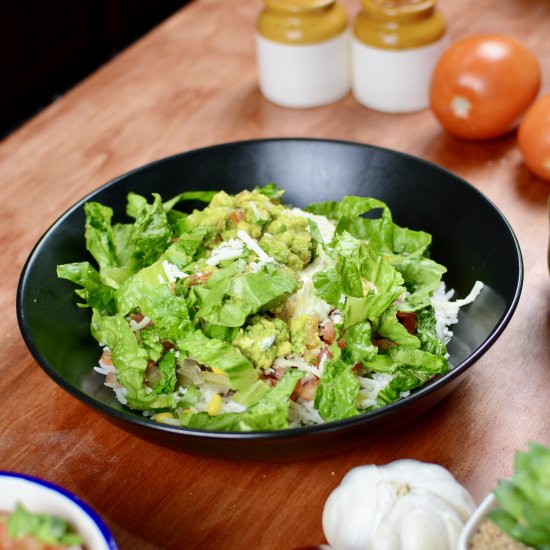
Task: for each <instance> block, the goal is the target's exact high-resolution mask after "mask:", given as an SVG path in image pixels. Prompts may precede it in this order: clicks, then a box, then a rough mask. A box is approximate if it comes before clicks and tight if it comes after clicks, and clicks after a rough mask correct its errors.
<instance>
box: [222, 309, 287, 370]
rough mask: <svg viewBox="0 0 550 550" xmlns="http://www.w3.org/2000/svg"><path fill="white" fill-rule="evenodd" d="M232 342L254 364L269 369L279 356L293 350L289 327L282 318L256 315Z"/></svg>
mask: <svg viewBox="0 0 550 550" xmlns="http://www.w3.org/2000/svg"><path fill="white" fill-rule="evenodd" d="M232 344H233V345H234V346H235V347H237V348H239V349H240V350H241V353H242V354H243V355H244V356H245V357H246V358H247V359H248V360H249V361H250V362H251V363H253V364H254V366H255V367H256V368H260V369H267V368H269V367H270V366H271V364H272V363H273V361H275V359H276V358H277V357H281V356H283V355H287V354H288V353H290V352H291V344H290V338H289V334H288V327H287V325H286V323H285V322H284V321H281V319H272V318H269V317H265V316H262V315H255V316H253V317H252V318H251V319H250V322H249V323H248V325H247V326H246V328H244V329H241V330H240V331H239V334H238V335H237V337H236V338H235V339H234V340H233V342H232Z"/></svg>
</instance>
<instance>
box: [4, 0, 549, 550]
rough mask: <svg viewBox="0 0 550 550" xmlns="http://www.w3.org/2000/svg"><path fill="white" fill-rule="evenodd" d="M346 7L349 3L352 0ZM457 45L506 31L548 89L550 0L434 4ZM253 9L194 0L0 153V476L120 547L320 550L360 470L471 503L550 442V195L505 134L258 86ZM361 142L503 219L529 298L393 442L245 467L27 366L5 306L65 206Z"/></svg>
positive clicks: (237, 1) (254, 5)
mask: <svg viewBox="0 0 550 550" xmlns="http://www.w3.org/2000/svg"><path fill="white" fill-rule="evenodd" d="M346 5H347V7H348V9H349V12H350V14H352V15H353V14H354V13H355V12H356V11H357V8H358V5H359V2H358V1H357V2H356V1H355V0H348V1H346ZM440 8H441V10H442V12H443V13H444V15H445V16H446V18H447V20H448V21H449V22H450V29H449V32H450V35H451V38H453V39H456V38H458V37H461V36H464V35H466V34H474V33H482V32H502V33H509V34H512V35H515V36H516V37H518V38H520V39H521V40H522V41H523V42H524V43H525V44H526V45H527V46H529V47H530V48H531V49H532V51H533V52H534V53H535V54H536V55H537V57H538V58H539V60H540V61H541V64H542V67H543V71H544V81H543V88H542V90H543V91H545V92H546V91H549V90H550V40H548V28H549V26H550V4H549V3H548V2H546V0H532V1H531V2H529V5H528V7H527V6H526V5H525V2H522V1H521V0H487V1H485V2H482V3H480V2H475V1H474V0H441V2H440ZM259 9H260V4H259V2H250V1H247V0H233V1H231V2H227V1H225V0H197V1H195V2H193V3H191V4H190V5H188V6H187V7H185V8H183V9H182V10H181V11H180V12H179V13H177V14H175V15H174V16H173V17H172V18H170V19H169V20H168V21H166V22H165V23H163V24H162V25H160V26H159V27H158V28H156V29H155V30H154V31H153V32H151V33H150V34H148V35H147V36H145V37H144V38H143V39H142V40H140V41H139V42H138V43H137V44H135V45H133V46H132V47H130V48H129V49H128V50H127V51H124V52H123V53H121V54H120V55H119V56H118V57H116V58H115V59H114V60H112V61H111V62H110V63H109V64H108V65H107V66H105V67H103V68H102V69H101V70H99V71H98V72H97V73H95V74H94V75H92V76H91V77H90V78H88V79H87V80H85V81H84V82H83V83H82V84H80V85H78V86H77V87H75V88H74V89H73V90H71V91H70V92H69V93H68V94H66V95H65V96H64V97H62V98H61V99H59V100H58V101H56V102H55V103H54V104H53V105H51V106H50V107H49V108H47V109H46V110H45V111H44V112H42V113H40V114H39V115H38V116H36V117H35V118H34V119H32V120H30V121H29V122H28V123H27V124H25V126H23V127H22V128H21V129H19V130H18V131H17V132H15V133H14V134H12V135H11V136H9V137H8V138H6V139H5V140H4V141H3V142H2V143H0V185H1V190H2V200H1V201H0V228H1V232H0V235H1V236H0V239H1V240H0V250H1V254H2V269H3V273H2V277H1V282H0V285H1V292H0V308H1V313H2V314H1V316H0V335H1V338H2V348H3V350H4V352H3V354H2V356H1V359H0V373H1V376H0V396H1V399H2V408H3V410H4V413H3V414H2V419H1V420H0V423H1V426H2V432H1V438H0V469H11V470H17V471H20V472H25V473H28V474H32V475H38V476H43V477H46V478H47V479H49V480H51V481H53V482H57V483H60V484H62V485H64V486H66V487H67V488H68V489H70V490H72V491H74V492H76V493H77V494H78V495H80V496H81V497H82V498H84V499H85V500H86V501H87V502H88V503H89V504H90V505H92V506H93V507H94V508H96V509H97V511H98V512H99V513H100V514H101V515H102V516H103V517H104V518H105V520H106V521H107V523H108V524H109V526H110V527H111V528H112V530H113V532H114V534H115V536H116V538H117V540H118V542H119V544H120V546H121V548H122V549H124V550H126V549H129V550H140V549H168V548H174V549H179V548H181V549H186V548H201V549H211V548H212V549H217V548H220V549H222V548H223V549H241V548H261V549H277V550H283V549H292V548H296V547H299V546H305V545H307V544H317V543H320V542H322V541H323V532H322V527H321V511H322V507H323V503H324V501H325V499H326V497H327V496H328V494H329V493H330V491H331V490H332V489H334V487H336V485H337V484H338V483H339V481H340V479H341V478H342V476H343V475H344V474H345V473H346V472H347V471H348V470H349V469H350V468H352V467H354V466H358V465H360V464H368V463H376V464H382V463H386V462H390V461H392V460H396V459H399V458H405V457H409V458H415V459H419V460H423V461H430V462H437V463H439V464H441V465H443V466H445V467H447V468H448V469H450V471H451V472H452V473H453V474H454V475H455V476H456V477H457V479H458V480H459V481H460V482H461V483H463V484H464V485H465V486H466V487H467V488H468V489H469V490H470V491H471V492H472V494H473V496H474V497H475V498H476V499H477V500H479V499H481V498H482V497H483V496H484V495H485V493H486V492H487V491H488V490H489V489H490V488H492V487H493V485H494V484H495V482H496V480H497V479H498V478H501V477H504V476H508V475H509V474H510V473H511V470H512V459H513V454H514V450H515V449H517V448H522V449H525V448H526V444H527V442H528V441H530V440H536V441H539V442H542V443H545V444H547V445H548V444H550V422H549V420H548V419H549V410H550V368H549V367H550V347H549V324H550V277H549V274H548V269H547V265H546V247H547V244H548V215H547V199H548V193H549V190H550V185H549V184H545V183H543V182H541V181H539V180H537V179H536V178H534V177H533V176H531V175H530V174H529V172H528V171H527V170H526V169H525V167H524V166H523V165H522V163H521V159H520V155H519V152H518V149H517V147H516V142H515V136H514V135H510V136H508V137H504V138H502V139H498V140H495V141H492V142H489V143H481V144H480V143H467V142H461V141H458V140H455V139H453V138H451V137H448V136H447V135H446V134H445V133H444V132H443V131H442V129H441V128H440V126H439V125H438V123H437V122H436V120H435V119H434V117H433V116H432V115H431V113H430V112H429V111H424V112H420V113H415V114H409V115H385V114H380V113H376V112H373V111H370V110H368V109H365V108H363V107H361V106H360V105H358V104H357V103H356V101H355V100H354V99H353V98H352V97H351V96H349V97H347V98H345V99H344V100H342V101H340V102H338V103H336V104H334V105H330V106H327V107H323V108H318V109H312V110H287V109H283V108H280V107H277V106H275V105H272V104H270V103H269V102H268V101H267V100H265V99H264V98H263V97H262V96H261V94H260V93H259V91H258V86H257V73H256V65H255V53H254V39H253V37H254V22H255V17H256V15H257V13H258V11H259ZM282 136H307V137H323V138H336V139H346V140H354V141H360V142H366V143H372V144H376V145H381V146H385V147H390V148H394V149H397V150H399V151H404V152H407V153H411V154H414V155H417V156H420V157H423V158H425V159H428V160H430V161H432V162H435V163H437V164H439V165H441V166H443V167H445V168H447V169H449V170H451V171H452V172H455V173H456V174H458V175H460V176H462V177H464V178H465V179H467V180H468V181H470V182H471V183H472V184H473V185H475V186H476V187H477V188H478V189H480V190H481V191H482V192H483V193H485V194H486V195H487V196H488V197H489V198H490V199H491V200H492V201H494V203H495V204H496V205H497V206H498V208H499V209H500V210H501V211H502V212H503V213H504V215H505V216H506V217H507V218H508V220H509V221H510V223H511V225H512V227H513V228H514V230H515V232H516V234H517V236H518V238H519V241H520V244H521V247H522V251H523V255H524V262H525V283H524V287H523V294H522V297H521V300H520V303H519V306H518V308H517V311H516V313H515V316H514V317H513V319H512V321H511V323H510V324H509V325H508V327H507V328H506V330H505V332H504V334H503V335H502V337H501V338H500V339H499V341H498V342H497V343H496V344H495V345H494V346H493V347H492V348H491V349H490V350H489V352H488V353H487V354H486V355H485V356H484V357H483V358H482V359H481V360H480V361H479V362H478V363H477V364H476V365H475V366H474V367H473V368H471V369H470V370H469V372H468V373H467V375H466V376H465V381H464V383H463V384H462V385H461V386H460V387H459V388H458V389H457V390H456V391H455V392H453V393H452V394H451V395H450V396H449V397H448V398H446V399H445V400H444V401H443V402H441V403H440V404H439V405H438V406H436V407H435V408H434V409H432V410H431V411H430V412H428V413H427V414H425V415H424V416H423V417H422V418H421V419H419V420H418V421H416V422H415V423H414V425H411V426H410V428H409V429H404V430H402V431H400V432H399V433H398V434H390V435H388V436H387V437H383V438H381V439H380V440H378V441H377V442H375V443H371V444H369V445H368V446H359V447H358V448H356V449H355V450H353V451H350V452H346V453H338V452H337V450H335V451H336V452H335V453H334V454H333V455H331V456H329V457H326V458H321V459H316V460H308V461H303V462H298V463H288V464H265V463H239V462H230V461H225V460H216V459H206V458H201V457H196V456H189V455H186V454H184V453H181V452H176V451H170V450H167V449H165V448H162V447H159V446H156V445H154V444H152V443H148V442H144V441H141V440H138V439H136V438H134V437H132V436H130V435H128V434H127V433H126V432H125V431H122V430H121V429H119V428H117V427H115V426H113V425H112V424H111V423H110V422H108V421H107V420H105V419H104V418H103V417H101V416H99V415H98V414H96V413H95V412H93V411H91V410H90V409H88V408H87V407H86V406H84V405H83V404H81V403H80V402H78V401H76V400H75V399H74V398H72V397H71V396H70V395H68V394H67V393H66V392H64V391H63V390H62V389H60V388H59V387H58V386H57V385H56V384H54V383H53V382H52V381H51V380H50V379H49V378H48V376H47V375H46V374H44V372H43V371H42V370H41V369H40V368H39V367H38V366H37V364H36V363H35V362H34V360H33V359H32V357H31V355H30V354H29V352H28V351H27V349H26V347H25V345H24V343H23V340H22V338H21V336H20V333H19V329H18V326H17V322H16V315H15V291H16V285H17V280H18V276H19V273H20V271H21V269H22V267H23V263H24V261H25V259H26V257H27V255H28V253H29V252H30V250H31V248H32V246H33V244H34V243H35V242H36V241H37V239H38V238H39V237H40V236H41V235H42V233H43V232H44V231H45V230H46V229H47V228H48V226H49V225H50V224H51V223H52V222H53V221H54V220H55V219H56V218H57V217H58V216H59V215H60V214H61V213H62V212H63V211H64V210H65V209H67V208H68V207H69V206H70V205H71V204H72V203H73V202H75V201H76V200H77V199H79V198H80V197H82V196H83V195H84V194H86V193H88V192H89V191H91V190H93V189H94V188H96V187H98V186H99V185H101V184H103V183H104V182H106V181H108V180H109V179H111V178H113V177H115V176H117V175H118V174H121V173H123V172H125V171H127V170H130V169H132V168H135V167H137V166H139V165H141V164H143V163H146V162H149V161H152V160H154V159H159V158H161V157H164V156H167V155H170V154H173V153H176V152H179V151H183V150H188V149H193V148H196V147H199V146H204V145H209V144H214V143H220V142H225V141H234V140H240V139H249V138H261V137H282Z"/></svg>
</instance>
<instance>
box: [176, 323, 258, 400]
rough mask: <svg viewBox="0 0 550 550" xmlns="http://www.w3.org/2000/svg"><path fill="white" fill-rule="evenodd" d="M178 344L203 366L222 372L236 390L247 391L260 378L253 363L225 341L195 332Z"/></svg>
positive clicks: (181, 339) (180, 340)
mask: <svg viewBox="0 0 550 550" xmlns="http://www.w3.org/2000/svg"><path fill="white" fill-rule="evenodd" d="M177 344H178V347H179V349H180V350H182V351H186V352H187V353H188V354H189V356H190V357H191V358H192V359H195V360H196V361H198V362H199V363H201V364H202V365H206V366H207V367H210V368H211V369H219V370H222V371H223V372H224V373H225V374H226V375H227V377H228V379H229V383H230V385H231V388H233V389H235V390H245V389H247V388H248V387H249V386H251V385H252V384H254V382H256V380H257V378H258V375H257V373H256V371H255V370H254V367H253V366H252V363H250V361H249V360H248V359H247V358H246V357H245V356H244V355H243V354H242V353H241V352H240V351H239V350H238V349H237V348H236V347H235V346H232V345H231V344H229V343H227V342H225V341H223V340H218V339H217V338H208V337H207V336H205V335H204V334H203V333H202V332H201V331H195V332H193V333H192V334H190V335H188V336H186V337H184V338H180V339H179V340H178V342H177Z"/></svg>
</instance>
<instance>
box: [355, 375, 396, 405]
mask: <svg viewBox="0 0 550 550" xmlns="http://www.w3.org/2000/svg"><path fill="white" fill-rule="evenodd" d="M356 378H357V381H358V382H359V385H360V386H361V387H360V389H359V395H358V396H357V406H358V408H360V409H366V408H368V407H373V406H375V405H376V404H377V398H378V393H379V392H380V391H382V390H383V389H385V388H387V387H388V384H389V383H390V382H391V381H392V380H393V378H394V375H391V374H386V373H382V372H373V373H372V374H370V375H369V377H368V378H367V377H364V376H356Z"/></svg>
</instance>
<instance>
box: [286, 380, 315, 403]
mask: <svg viewBox="0 0 550 550" xmlns="http://www.w3.org/2000/svg"><path fill="white" fill-rule="evenodd" d="M319 382H321V380H320V378H309V379H307V380H306V381H305V382H302V380H298V382H297V383H296V387H295V388H294V391H293V392H292V395H291V396H290V399H292V400H293V401H296V399H298V398H301V399H303V400H304V401H311V400H312V399H313V396H314V395H315V390H316V389H317V386H318V385H319Z"/></svg>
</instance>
